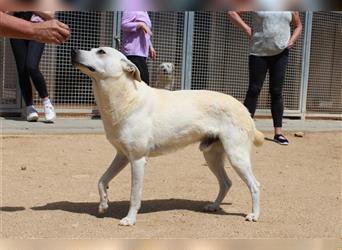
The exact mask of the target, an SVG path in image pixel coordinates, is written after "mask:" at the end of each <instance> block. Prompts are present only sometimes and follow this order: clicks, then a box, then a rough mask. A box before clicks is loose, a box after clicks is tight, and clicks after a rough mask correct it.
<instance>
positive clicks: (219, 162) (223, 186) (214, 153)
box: [203, 141, 232, 212]
mask: <svg viewBox="0 0 342 250" xmlns="http://www.w3.org/2000/svg"><path fill="white" fill-rule="evenodd" d="M203 155H204V158H205V160H206V161H207V163H208V166H209V169H210V170H211V172H213V174H214V175H215V176H216V178H217V180H218V182H219V187H220V189H219V193H218V195H217V198H216V200H215V201H214V202H213V203H211V204H209V205H206V206H205V207H204V209H205V210H206V211H209V212H213V211H216V210H218V209H219V207H220V204H221V202H222V200H223V199H224V197H225V196H226V195H227V193H228V191H229V188H230V187H231V186H232V182H231V180H230V179H229V178H228V176H227V173H226V171H225V169H224V159H225V152H224V149H223V147H222V144H221V142H220V141H218V142H215V143H213V144H212V145H210V149H209V150H206V151H204V152H203Z"/></svg>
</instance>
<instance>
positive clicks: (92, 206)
mask: <svg viewBox="0 0 342 250" xmlns="http://www.w3.org/2000/svg"><path fill="white" fill-rule="evenodd" d="M209 203H210V202H208V201H194V200H185V199H160V200H145V201H142V205H141V209H140V210H139V213H140V214H144V213H154V212H162V211H170V210H189V211H193V212H199V213H208V212H205V211H204V209H203V208H204V206H205V205H207V204H209ZM223 204H224V205H231V203H223ZM98 205H99V203H98V202H96V203H95V202H70V201H59V202H52V203H48V204H46V205H44V206H36V207H31V209H32V210H35V211H46V210H62V211H66V212H71V213H79V214H89V215H91V216H95V217H101V218H102V217H110V218H116V219H121V218H123V217H125V216H126V215H127V212H128V209H129V201H113V202H109V204H108V205H109V208H108V211H107V212H106V213H105V214H103V215H99V213H98ZM212 214H218V215H231V216H241V217H245V216H246V214H243V213H228V212H225V211H224V210H223V209H220V210H218V211H216V212H213V213H212Z"/></svg>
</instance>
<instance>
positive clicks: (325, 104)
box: [306, 12, 342, 116]
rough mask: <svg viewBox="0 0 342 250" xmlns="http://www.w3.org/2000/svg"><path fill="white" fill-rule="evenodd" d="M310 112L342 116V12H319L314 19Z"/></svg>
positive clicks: (308, 95) (310, 75) (308, 107)
mask: <svg viewBox="0 0 342 250" xmlns="http://www.w3.org/2000/svg"><path fill="white" fill-rule="evenodd" d="M306 111H307V114H308V115H310V116H314V115H318V116H323V115H326V116H330V115H332V116H336V115H338V114H339V115H341V114H342V13H341V12H339V13H338V12H315V13H313V19H312V36H311V50H310V68H309V79H308V89H307V102H306Z"/></svg>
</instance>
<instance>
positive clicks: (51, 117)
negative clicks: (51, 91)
mask: <svg viewBox="0 0 342 250" xmlns="http://www.w3.org/2000/svg"><path fill="white" fill-rule="evenodd" d="M43 104H44V114H45V122H47V123H53V122H54V121H55V119H56V112H55V108H54V107H53V106H52V104H51V102H50V100H48V101H44V103H43Z"/></svg>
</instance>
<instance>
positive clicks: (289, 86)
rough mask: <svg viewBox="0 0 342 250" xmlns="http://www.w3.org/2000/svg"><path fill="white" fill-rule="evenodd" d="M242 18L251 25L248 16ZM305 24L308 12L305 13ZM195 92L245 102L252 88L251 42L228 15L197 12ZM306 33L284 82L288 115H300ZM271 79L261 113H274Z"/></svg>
mask: <svg viewBox="0 0 342 250" xmlns="http://www.w3.org/2000/svg"><path fill="white" fill-rule="evenodd" d="M242 18H243V19H244V20H245V21H246V22H247V23H250V21H251V17H250V15H249V14H248V13H246V14H243V15H242ZM301 19H302V23H303V25H305V21H304V19H305V13H301ZM193 41H194V42H193V61H192V78H191V88H192V89H209V90H215V91H219V92H223V93H226V94H230V95H232V96H234V97H235V98H237V99H238V100H240V101H243V100H244V98H245V94H246V92H247V88H248V74H249V73H248V48H249V45H248V39H247V36H246V35H245V34H244V33H243V32H242V31H241V30H240V29H238V28H237V27H236V26H235V25H233V24H232V22H231V21H230V20H229V18H228V16H227V12H211V11H200V12H195V17H194V34H193ZM303 41H304V34H303V35H302V36H301V38H300V39H299V40H298V41H297V44H296V46H295V48H294V49H292V50H291V51H290V56H289V63H288V69H287V74H286V79H285V83H284V90H283V92H284V106H285V110H284V115H286V116H292V115H294V116H298V115H300V97H301V74H302V56H303ZM268 88H269V87H268V77H267V78H266V81H265V83H264V86H263V89H262V92H261V94H260V97H259V100H258V110H257V114H267V115H269V114H270V111H269V110H270V96H269V93H268Z"/></svg>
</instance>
